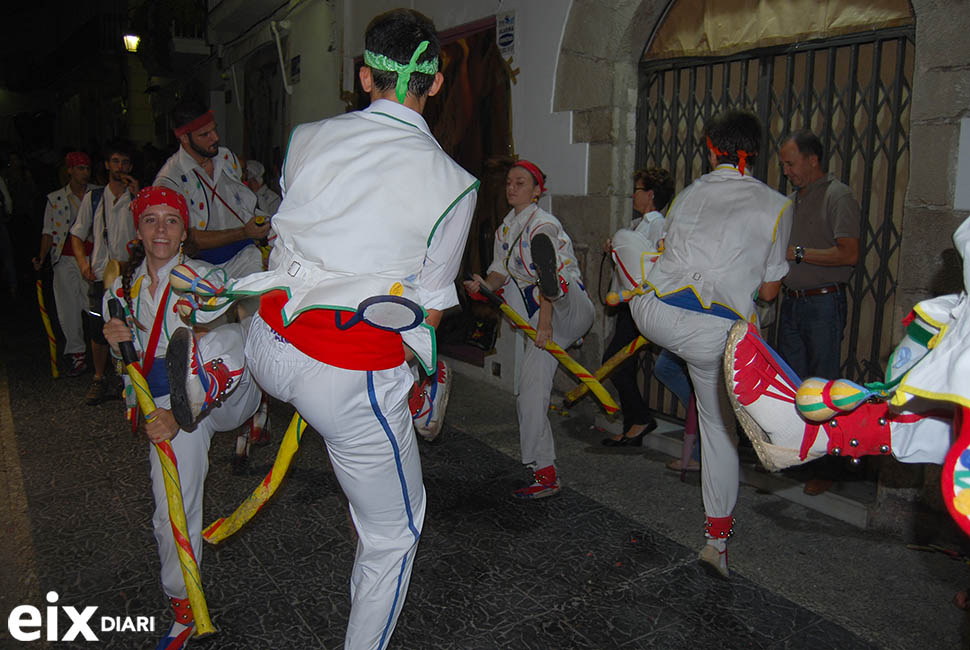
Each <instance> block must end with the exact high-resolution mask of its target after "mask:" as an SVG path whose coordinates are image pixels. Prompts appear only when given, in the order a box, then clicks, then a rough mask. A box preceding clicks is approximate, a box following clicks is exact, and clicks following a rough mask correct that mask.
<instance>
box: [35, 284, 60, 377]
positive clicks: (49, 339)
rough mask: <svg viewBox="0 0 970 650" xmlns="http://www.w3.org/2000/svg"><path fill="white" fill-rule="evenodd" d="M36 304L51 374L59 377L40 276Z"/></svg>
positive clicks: (55, 348)
mask: <svg viewBox="0 0 970 650" xmlns="http://www.w3.org/2000/svg"><path fill="white" fill-rule="evenodd" d="M37 306H38V307H40V320H41V321H43V323H44V331H45V332H47V346H48V347H49V348H50V352H51V376H52V377H53V378H54V379H57V378H58V377H60V373H59V372H58V371H57V339H55V338H54V328H53V327H51V319H50V316H48V315H47V307H45V306H44V285H43V284H41V281H40V278H37Z"/></svg>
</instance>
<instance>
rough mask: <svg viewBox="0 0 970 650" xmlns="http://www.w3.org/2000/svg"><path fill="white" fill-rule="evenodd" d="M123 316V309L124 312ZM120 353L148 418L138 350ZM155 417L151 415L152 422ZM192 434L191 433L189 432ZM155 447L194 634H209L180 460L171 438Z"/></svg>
mask: <svg viewBox="0 0 970 650" xmlns="http://www.w3.org/2000/svg"><path fill="white" fill-rule="evenodd" d="M108 307H109V309H110V310H111V316H112V317H113V318H118V313H117V312H119V311H121V303H119V302H118V299H117V298H113V299H112V300H110V301H109V304H108ZM120 315H121V317H122V318H121V320H123V318H124V312H121V314H120ZM119 347H120V348H121V355H122V357H124V360H125V370H126V371H127V372H128V377H129V378H130V379H131V383H132V385H133V386H134V389H135V396H136V397H137V398H138V406H139V408H141V412H142V413H144V414H145V417H146V418H148V416H149V414H150V413H153V412H154V411H155V410H156V406H155V400H154V398H152V393H151V391H150V390H149V388H148V382H147V381H145V378H144V377H143V376H142V374H141V372H139V370H138V366H136V365H135V362H136V361H137V358H138V357H137V353H136V352H135V346H134V345H133V344H132V343H130V342H129V343H128V344H127V345H125V344H121V345H120V346H119ZM151 421H152V420H151V419H149V422H151ZM186 435H191V434H186ZM155 451H156V452H157V453H158V460H159V462H161V465H162V474H163V475H164V477H165V497H166V499H167V501H168V519H169V521H170V522H171V524H172V535H173V536H174V537H175V548H176V549H177V551H178V556H179V566H180V567H181V569H182V578H183V579H184V580H185V589H186V591H187V592H188V595H189V605H190V606H191V607H192V614H193V616H194V617H195V636H197V637H201V636H207V635H209V634H212V633H213V632H215V631H216V628H215V626H213V625H212V621H211V620H210V619H209V607H208V605H206V602H205V594H204V593H203V591H202V576H201V574H200V573H199V565H198V563H197V562H196V559H195V553H194V552H193V551H192V542H191V541H190V540H189V533H188V529H189V527H188V524H187V523H186V521H185V505H184V504H183V503H182V484H181V481H179V471H178V464H177V461H176V458H175V450H173V449H172V445H171V443H169V441H168V440H165V441H163V442H160V443H157V444H155Z"/></svg>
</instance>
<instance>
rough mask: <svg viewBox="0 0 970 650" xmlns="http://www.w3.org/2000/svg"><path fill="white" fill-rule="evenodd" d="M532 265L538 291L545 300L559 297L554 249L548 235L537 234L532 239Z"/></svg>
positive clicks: (557, 269)
mask: <svg viewBox="0 0 970 650" xmlns="http://www.w3.org/2000/svg"><path fill="white" fill-rule="evenodd" d="M530 245H531V247H532V264H533V265H534V266H535V267H536V275H538V276H539V291H541V292H542V295H543V296H545V297H546V298H558V297H559V273H558V271H559V268H558V263H557V260H556V248H555V246H553V244H552V241H551V240H550V239H549V236H548V235H544V234H542V233H539V234H538V235H536V236H535V237H533V238H532V243H531V244H530Z"/></svg>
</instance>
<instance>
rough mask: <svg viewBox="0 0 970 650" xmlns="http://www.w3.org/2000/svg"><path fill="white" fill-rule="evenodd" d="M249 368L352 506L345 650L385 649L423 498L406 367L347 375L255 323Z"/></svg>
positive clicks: (402, 592) (411, 379)
mask: <svg viewBox="0 0 970 650" xmlns="http://www.w3.org/2000/svg"><path fill="white" fill-rule="evenodd" d="M246 357H247V364H248V366H249V368H250V370H251V371H252V372H253V374H254V376H255V377H256V379H257V380H258V381H259V384H260V385H261V386H262V387H263V389H264V390H265V391H266V392H267V393H269V394H270V395H273V396H274V397H276V398H278V399H280V400H283V401H286V402H288V403H290V404H292V405H293V406H294V407H296V410H297V411H298V412H299V413H300V415H301V416H303V419H305V420H306V421H307V422H308V423H309V424H310V426H312V427H313V428H314V429H316V430H317V431H318V432H319V433H320V435H321V436H323V439H324V442H325V443H326V446H327V453H328V454H329V456H330V462H331V464H332V465H333V471H334V474H335V475H336V477H337V480H338V481H339V483H340V487H341V488H343V491H344V494H346V495H347V500H348V501H349V502H350V515H351V517H352V518H353V521H354V526H355V527H356V529H357V537H358V541H357V554H356V557H355V558H354V568H353V571H352V574H351V578H350V598H351V607H350V619H349V621H348V623H347V635H346V639H345V645H344V647H345V648H348V649H350V650H363V649H368V650H370V649H379V648H381V649H382V648H385V647H387V643H388V641H389V639H390V636H391V633H392V632H393V631H394V626H395V625H396V623H397V618H398V615H399V614H400V612H401V607H402V605H403V604H404V598H405V596H406V594H407V589H408V583H409V582H410V579H411V568H412V563H413V561H414V554H415V551H416V550H417V545H418V539H419V538H420V535H421V528H422V525H423V523H424V514H425V492H424V483H423V482H422V476H421V459H420V456H419V454H418V448H417V442H416V440H415V436H414V428H413V425H412V422H411V412H410V410H409V409H408V403H407V398H408V392H409V391H410V389H411V386H412V384H413V383H414V377H413V376H412V375H411V371H410V370H409V368H408V365H407V364H406V363H402V364H401V365H400V366H398V367H396V368H391V369H389V370H379V371H377V370H374V371H360V370H345V369H342V368H337V367H335V366H331V365H328V364H326V363H323V362H320V361H317V360H316V359H313V358H311V357H309V356H307V355H305V354H304V353H303V352H300V351H299V350H297V349H296V348H295V347H293V346H292V345H291V344H290V343H289V342H288V341H286V340H285V339H284V338H282V337H280V336H279V335H278V334H276V333H275V332H274V331H273V330H272V328H270V327H269V326H268V325H266V323H264V322H263V321H262V320H261V319H260V318H259V316H256V317H254V318H253V324H252V327H251V329H250V332H249V340H248V341H247V344H246Z"/></svg>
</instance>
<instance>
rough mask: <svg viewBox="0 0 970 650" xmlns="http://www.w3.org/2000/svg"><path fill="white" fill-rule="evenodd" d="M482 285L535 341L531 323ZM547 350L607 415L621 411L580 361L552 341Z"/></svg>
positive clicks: (514, 322) (489, 295)
mask: <svg viewBox="0 0 970 650" xmlns="http://www.w3.org/2000/svg"><path fill="white" fill-rule="evenodd" d="M480 285H481V287H480V289H479V291H480V292H481V294H482V295H483V296H485V297H486V298H488V299H489V300H490V301H491V302H492V303H493V304H496V305H498V308H499V309H501V310H502V313H503V314H505V315H506V316H508V318H509V320H511V321H512V323H513V324H514V325H515V326H516V327H517V328H518V329H520V330H522V331H523V332H525V333H526V334H527V335H528V336H529V338H531V339H532V340H533V341H535V340H536V331H535V328H534V327H532V325H529V321H527V320H526V319H524V318H522V316H520V315H519V314H518V313H516V311H515V310H514V309H512V308H511V307H509V306H508V305H507V304H506V303H505V301H504V300H502V299H501V298H499V297H498V296H497V295H495V293H494V292H493V291H492V290H490V289H489V288H488V287H487V286H485V283H484V282H482V283H480ZM545 349H546V351H547V352H548V353H549V354H551V355H552V356H554V357H556V360H557V361H559V363H561V364H562V365H563V366H565V367H566V369H567V370H569V371H570V372H571V373H573V374H574V375H576V378H577V379H578V380H579V381H581V382H583V384H585V385H586V386H588V387H589V390H590V391H592V393H593V395H595V396H596V399H598V400H599V401H600V404H602V405H603V408H604V409H605V410H606V412H607V414H609V415H612V414H614V413H616V412H617V411H619V410H620V407H619V406H617V405H616V402H614V401H613V397H612V396H611V395H610V393H609V391H607V390H606V389H605V388H603V384H601V383H600V382H599V380H597V379H596V378H595V377H594V376H593V375H592V374H591V373H590V371H589V370H587V369H586V368H584V367H583V366H582V365H581V364H580V363H579V362H578V361H576V360H575V359H573V358H572V357H571V356H569V354H568V353H567V352H566V351H565V350H563V349H562V348H561V347H559V344H558V343H556V342H555V341H552V340H549V341H546V344H545Z"/></svg>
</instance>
